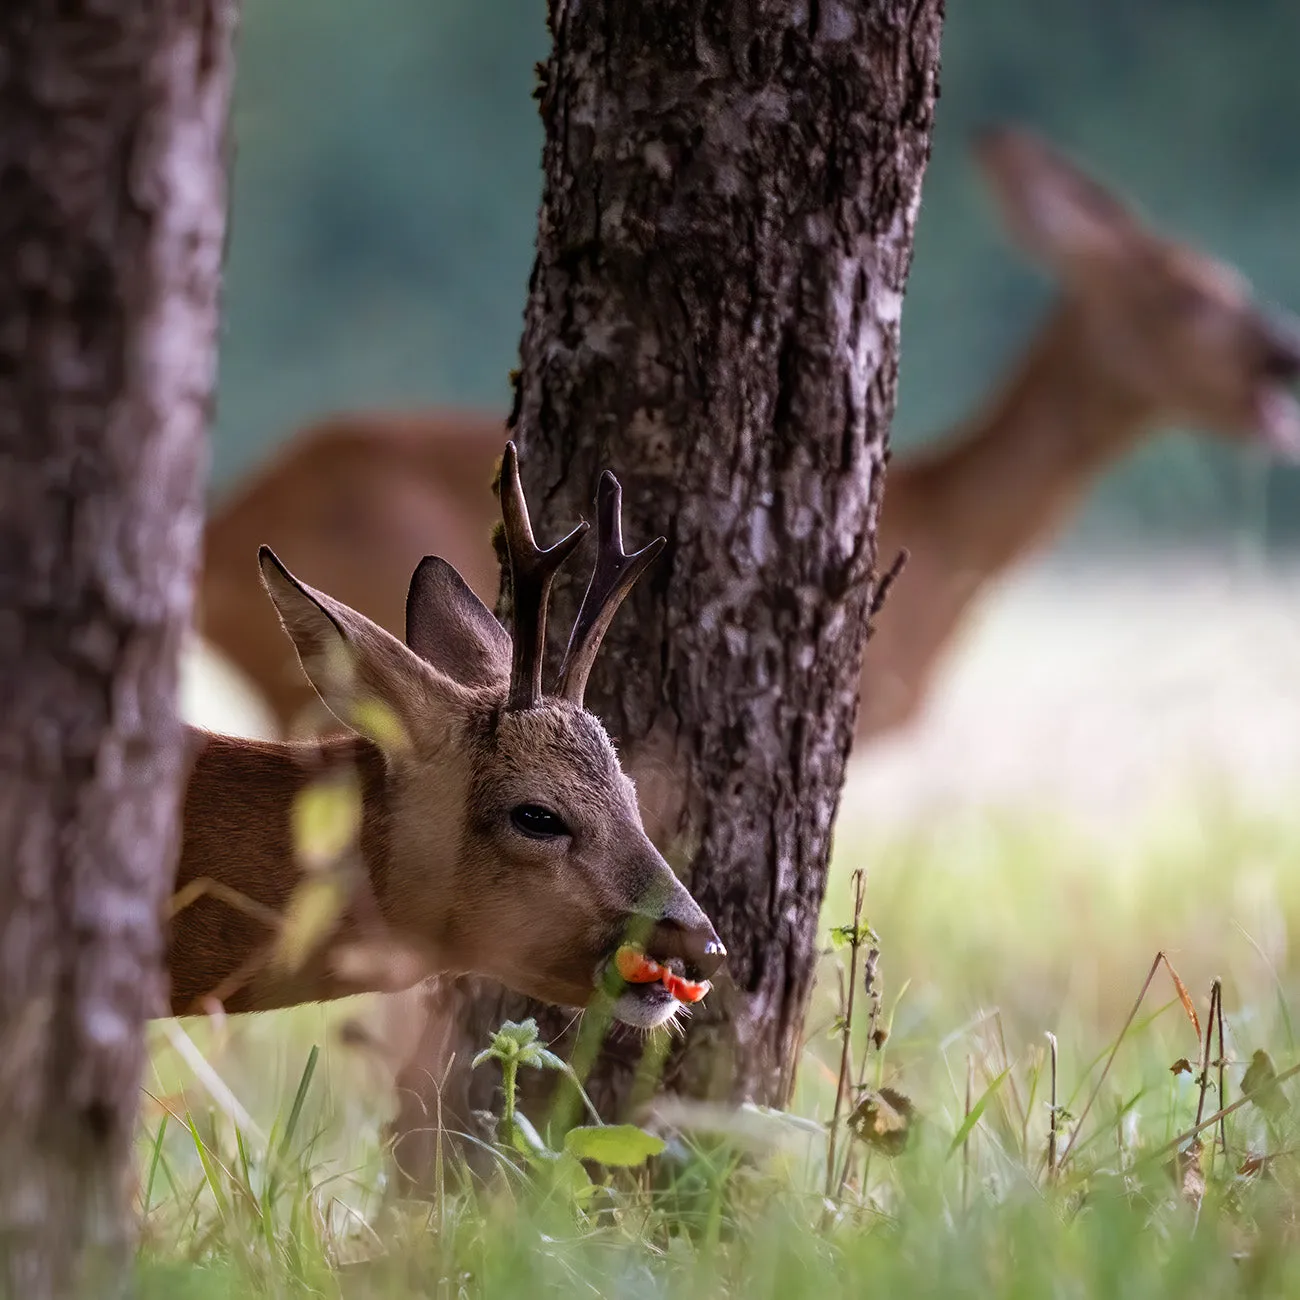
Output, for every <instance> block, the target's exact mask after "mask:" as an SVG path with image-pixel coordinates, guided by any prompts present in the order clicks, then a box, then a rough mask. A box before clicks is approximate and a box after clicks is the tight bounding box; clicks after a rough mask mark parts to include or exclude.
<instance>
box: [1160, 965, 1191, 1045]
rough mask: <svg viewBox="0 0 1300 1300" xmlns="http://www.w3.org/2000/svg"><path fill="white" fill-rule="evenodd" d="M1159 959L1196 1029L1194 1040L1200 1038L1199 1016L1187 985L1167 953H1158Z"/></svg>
mask: <svg viewBox="0 0 1300 1300" xmlns="http://www.w3.org/2000/svg"><path fill="white" fill-rule="evenodd" d="M1160 958H1161V960H1162V961H1163V962H1164V964H1165V970H1167V971H1168V972H1169V978H1170V979H1171V980H1173V982H1174V988H1175V989H1176V990H1177V992H1178V1000H1179V1001H1180V1002H1181V1003H1182V1004H1183V1010H1184V1011H1185V1012H1186V1013H1187V1018H1188V1020H1190V1021H1191V1022H1192V1028H1193V1029H1195V1030H1196V1040H1197V1042H1200V1039H1201V1018H1200V1016H1198V1015H1197V1014H1196V1004H1195V1003H1194V1002H1193V1001H1192V995H1191V994H1190V993H1189V992H1188V991H1187V985H1186V984H1184V983H1183V981H1182V977H1181V976H1180V975H1179V974H1178V972H1177V971H1176V970H1174V964H1173V962H1171V961H1170V960H1169V955H1168V953H1164V952H1162V953H1161V954H1160Z"/></svg>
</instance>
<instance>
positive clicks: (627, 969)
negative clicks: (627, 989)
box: [614, 943, 712, 1002]
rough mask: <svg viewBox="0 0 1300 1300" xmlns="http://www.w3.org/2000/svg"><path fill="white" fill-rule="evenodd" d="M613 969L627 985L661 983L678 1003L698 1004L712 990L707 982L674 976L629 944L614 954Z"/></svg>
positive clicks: (664, 967)
mask: <svg viewBox="0 0 1300 1300" xmlns="http://www.w3.org/2000/svg"><path fill="white" fill-rule="evenodd" d="M614 969H615V970H617V971H618V973H619V975H621V976H622V977H623V979H624V980H626V981H627V983H629V984H658V983H660V982H661V981H662V982H663V986H664V988H666V989H667V990H668V992H669V993H671V994H672V995H673V997H675V998H676V999H677V1000H678V1001H679V1002H699V1001H700V999H701V998H703V997H704V995H705V994H706V993H707V992H708V991H709V989H710V988H712V985H711V984H710V983H709V981H708V980H701V981H699V982H698V983H697V982H696V981H695V980H688V979H686V978H685V977H683V976H681V975H675V974H674V973H673V972H672V971H670V970H669V969H668V967H667V966H664V965H662V964H661V963H659V962H657V961H655V960H654V958H653V957H647V956H646V955H645V953H643V952H642V951H641V949H640V948H637V947H636V946H634V945H633V944H630V943H625V944H623V946H622V947H620V948H619V949H618V951H617V952H616V953H615V954H614Z"/></svg>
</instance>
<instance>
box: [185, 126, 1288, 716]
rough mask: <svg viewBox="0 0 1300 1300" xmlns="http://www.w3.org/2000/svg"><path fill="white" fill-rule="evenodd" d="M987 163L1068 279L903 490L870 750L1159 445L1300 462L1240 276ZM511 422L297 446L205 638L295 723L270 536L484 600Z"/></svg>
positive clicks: (874, 663)
mask: <svg viewBox="0 0 1300 1300" xmlns="http://www.w3.org/2000/svg"><path fill="white" fill-rule="evenodd" d="M976 156H977V159H978V161H979V162H980V164H981V167H982V170H983V173H984V176H985V179H986V181H987V182H988V184H989V185H990V187H991V188H992V190H993V192H994V195H995V197H996V199H997V201H998V204H999V206H1000V207H1001V209H1002V214H1003V217H1004V222H1005V224H1006V225H1007V227H1008V228H1009V230H1010V232H1011V234H1012V236H1013V238H1014V239H1015V240H1016V241H1017V242H1018V244H1019V245H1020V246H1021V248H1022V249H1023V250H1024V251H1026V252H1027V253H1028V254H1030V255H1031V256H1033V257H1034V258H1036V259H1037V260H1038V261H1039V262H1040V263H1042V264H1043V265H1044V266H1045V267H1046V268H1048V269H1049V270H1051V271H1053V272H1054V273H1055V274H1056V276H1057V278H1058V279H1059V282H1060V286H1061V292H1060V297H1059V301H1058V302H1057V304H1056V306H1055V308H1054V309H1053V311H1052V313H1051V315H1050V317H1049V318H1048V320H1047V322H1046V323H1045V324H1044V325H1043V326H1042V327H1041V328H1040V330H1039V332H1038V334H1037V336H1036V338H1035V339H1034V340H1033V342H1032V343H1031V345H1030V347H1029V348H1028V350H1027V352H1026V354H1025V356H1024V358H1023V359H1022V360H1021V362H1020V363H1019V365H1018V366H1017V368H1016V370H1015V372H1014V374H1013V375H1012V376H1011V378H1010V380H1009V381H1008V382H1007V383H1006V384H1004V385H1003V387H1002V388H1001V389H1000V390H999V391H997V392H996V393H995V394H994V395H993V396H992V398H991V399H990V400H989V401H988V403H987V404H986V405H985V406H984V407H983V409H982V410H981V411H979V412H978V413H977V414H976V415H975V416H974V417H973V418H972V419H970V420H969V421H967V422H966V423H964V424H963V425H962V426H961V427H960V428H958V429H956V430H955V431H953V432H952V433H951V434H950V435H949V436H947V437H944V438H940V439H939V440H937V441H936V443H935V445H934V446H933V447H929V448H926V449H924V450H922V451H919V452H916V453H913V454H911V455H909V456H903V457H898V458H896V460H895V461H894V463H893V464H892V465H891V466H890V468H889V472H888V477H887V480H886V489H885V497H884V507H883V517H882V520H881V524H880V533H879V553H880V555H881V556H882V557H884V558H886V559H888V558H889V557H890V556H892V555H893V554H894V553H895V552H896V551H897V550H898V549H900V548H902V547H906V548H907V549H908V550H909V551H910V552H911V561H910V563H909V565H908V568H907V572H906V574H905V576H904V578H903V579H902V581H900V582H899V583H898V585H897V587H896V588H895V589H894V592H893V594H892V596H891V599H890V602H889V607H888V609H887V611H886V612H885V614H884V615H883V616H882V617H881V619H880V620H879V626H878V629H877V633H876V635H875V636H874V637H873V639H872V640H871V642H870V643H869V644H868V647H867V651H866V656H865V664H864V694H863V700H862V705H861V710H860V713H859V718H858V739H859V741H861V740H862V739H863V738H865V737H868V736H872V735H875V734H878V733H880V732H883V731H886V730H888V729H890V728H893V727H896V726H898V725H900V724H902V723H904V722H906V721H908V720H909V719H910V718H911V717H912V716H913V715H914V714H915V713H916V711H917V709H918V708H919V706H920V704H921V702H922V700H923V697H924V695H925V693H926V691H927V689H928V687H929V684H930V682H931V680H932V678H933V676H934V673H935V670H936V667H937V665H938V663H939V661H940V658H941V655H942V652H943V651H944V649H945V647H946V646H947V645H948V643H949V642H950V641H951V639H952V637H953V635H954V633H955V632H956V630H957V629H958V627H959V626H960V623H961V621H962V619H963V617H964V615H965V614H966V612H967V611H968V609H969V608H970V606H971V604H972V602H973V601H975V600H976V598H977V597H978V596H979V594H980V592H981V591H982V590H983V589H984V588H985V587H986V586H987V585H988V583H989V582H990V580H992V579H994V578H996V577H997V576H999V575H1000V574H1002V573H1003V572H1004V571H1005V570H1006V569H1008V568H1009V567H1010V566H1011V565H1013V564H1014V563H1015V562H1016V561H1018V560H1020V559H1022V558H1024V557H1026V556H1027V555H1029V554H1030V553H1032V552H1033V551H1034V549H1035V548H1037V547H1039V546H1041V545H1043V544H1044V543H1045V542H1046V541H1048V540H1049V539H1050V538H1051V537H1052V536H1053V535H1054V534H1055V533H1056V532H1057V531H1058V530H1060V529H1061V528H1062V527H1063V526H1064V525H1065V524H1066V522H1067V521H1068V519H1069V518H1070V516H1071V513H1072V512H1073V511H1074V509H1075V508H1076V506H1077V504H1078V503H1079V501H1080V500H1081V498H1082V496H1083V494H1084V492H1085V491H1086V489H1087V488H1088V487H1089V486H1090V485H1091V483H1092V482H1093V481H1094V480H1095V479H1096V478H1098V477H1099V476H1100V474H1101V473H1102V472H1103V471H1104V470H1105V469H1106V468H1107V467H1108V466H1109V465H1111V464H1112V463H1113V462H1114V461H1116V460H1117V459H1119V458H1120V457H1122V456H1123V455H1125V454H1126V453H1127V452H1128V451H1130V450H1131V449H1132V448H1134V447H1135V446H1136V445H1137V444H1138V443H1139V442H1140V441H1141V440H1142V439H1144V438H1146V437H1148V436H1150V435H1152V434H1155V433H1157V432H1159V431H1160V430H1161V429H1163V428H1166V427H1168V426H1170V425H1174V424H1179V423H1186V424H1191V425H1195V426H1199V427H1202V428H1204V429H1206V430H1209V431H1212V432H1214V433H1217V434H1219V435H1221V436H1222V437H1225V438H1229V439H1236V440H1239V441H1240V442H1242V443H1248V442H1257V443H1259V444H1260V445H1263V446H1269V447H1272V448H1273V449H1274V450H1275V451H1279V452H1283V453H1286V454H1288V455H1292V454H1294V453H1295V452H1296V450H1297V448H1298V447H1300V409H1298V408H1297V405H1296V403H1295V401H1294V400H1293V398H1292V397H1291V395H1290V394H1289V393H1288V391H1287V385H1288V384H1289V383H1291V382H1292V381H1293V380H1294V379H1295V378H1296V376H1297V373H1298V372H1300V332H1298V331H1297V329H1296V327H1295V325H1294V324H1292V323H1291V321H1290V320H1289V319H1287V318H1283V317H1281V316H1276V317H1273V316H1269V315H1267V314H1266V313H1265V312H1264V311H1263V310H1261V309H1260V308H1259V307H1258V306H1257V305H1256V304H1255V303H1253V302H1252V301H1251V297H1250V293H1249V290H1248V288H1247V286H1246V284H1245V282H1244V281H1243V280H1242V279H1241V277H1240V276H1239V275H1238V274H1237V273H1236V272H1235V271H1234V270H1232V269H1231V268H1230V267H1227V266H1225V265H1223V264H1222V263H1219V262H1216V261H1213V260H1212V259H1210V258H1209V257H1207V256H1205V255H1203V254H1201V253H1198V252H1196V251H1194V250H1193V249H1191V248H1189V247H1188V246H1187V245H1185V244H1180V243H1175V242H1173V241H1171V240H1169V239H1166V238H1165V237H1163V236H1162V235H1160V234H1159V233H1158V232H1156V231H1154V230H1152V229H1151V228H1149V227H1148V226H1147V225H1145V224H1144V223H1143V222H1142V221H1141V220H1140V219H1139V218H1138V216H1137V215H1136V214H1135V213H1134V212H1133V211H1131V210H1129V209H1128V208H1126V207H1125V206H1124V205H1123V204H1122V203H1121V201H1120V200H1119V199H1118V198H1116V197H1114V196H1113V195H1112V194H1110V193H1108V192H1107V191H1106V190H1105V189H1103V188H1102V186H1101V185H1099V184H1098V183H1097V182H1096V181H1094V180H1092V179H1090V178H1089V177H1088V176H1086V175H1084V174H1083V173H1082V172H1081V171H1079V170H1078V168H1076V167H1075V166H1074V165H1073V164H1072V163H1070V162H1069V161H1068V160H1067V159H1066V158H1064V157H1063V156H1062V155H1061V154H1059V153H1058V152H1057V151H1055V150H1054V149H1053V148H1051V147H1050V146H1049V145H1047V144H1046V143H1045V142H1043V141H1041V140H1039V139H1038V138H1036V137H1035V136H1033V135H1031V134H1030V133H1028V132H1025V131H1021V130H1015V129H1010V128H1002V129H998V130H994V131H991V132H987V133H986V134H985V135H984V136H983V137H981V139H980V140H979V141H978V142H977V146H976ZM501 429H502V425H501V422H500V421H499V420H498V419H496V418H495V417H492V416H485V415H476V414H469V413H464V412H455V411H441V412H438V411H435V412H428V413H424V414H410V415H398V414H384V413H374V414H363V415H356V416H351V417H346V416H345V417H336V418H334V419H331V420H326V421H324V422H323V423H321V424H318V425H316V426H315V427H313V428H310V429H307V430H306V431H304V432H303V433H301V434H299V435H298V437H297V438H295V439H294V440H293V441H291V442H290V443H289V444H288V446H287V447H285V448H284V449H283V450H282V451H281V452H280V453H279V455H278V456H277V457H276V458H275V459H274V460H273V461H272V463H271V464H270V465H269V466H268V467H266V468H265V469H264V470H263V471H262V472H261V473H260V474H259V475H258V476H256V477H255V478H254V479H253V480H252V481H251V482H250V483H248V484H247V485H246V486H244V487H243V488H242V489H241V490H239V491H238V492H236V493H235V494H234V495H233V496H232V497H230V498H229V499H228V500H227V501H226V502H225V503H223V504H221V505H220V506H219V507H218V508H217V510H216V511H215V513H214V514H213V516H212V518H211V520H210V522H209V524H208V531H207V541H206V559H205V565H206V567H205V570H204V573H203V579H202V588H201V596H200V603H201V614H200V617H201V620H202V622H201V625H200V630H201V631H202V632H203V633H204V635H205V636H206V637H207V638H208V639H209V640H210V641H211V642H212V643H213V644H214V645H215V646H216V647H217V648H218V649H219V650H221V651H222V652H223V653H224V654H225V655H226V656H227V657H228V658H229V659H231V660H232V661H233V662H234V663H235V665H236V666H237V667H239V668H240V669H242V670H243V672H244V673H245V674H247V675H248V676H249V677H250V678H251V679H252V681H253V682H254V684H255V685H256V686H257V687H259V688H260V689H261V690H262V691H263V692H264V693H265V694H266V696H267V698H268V700H269V702H270V704H271V706H272V709H273V711H274V712H275V713H276V715H277V716H278V717H279V719H280V720H281V722H282V723H284V724H287V723H288V722H289V720H290V719H291V718H292V717H293V716H294V714H295V713H296V712H297V710H298V709H299V708H301V707H302V705H303V704H304V703H306V701H307V693H306V691H305V688H304V687H303V685H302V683H301V682H300V681H299V680H297V679H295V678H294V677H293V676H292V675H291V674H290V672H289V671H288V665H287V664H286V659H285V655H284V649H283V643H282V642H281V641H280V640H279V637H278V632H277V630H276V629H275V627H274V623H273V620H272V619H271V618H270V616H269V612H268V611H265V610H263V609H261V608H258V607H257V605H256V604H255V596H254V592H253V590H252V583H251V582H250V581H249V580H248V578H247V576H246V573H245V568H246V566H245V556H246V554H247V552H248V546H249V539H250V538H252V537H253V536H255V535H256V536H257V537H261V536H262V535H265V536H266V537H268V538H270V539H271V541H272V542H273V543H274V544H276V545H277V546H279V547H280V548H281V549H282V550H283V551H284V553H285V554H286V555H289V556H291V557H292V558H294V559H295V560H297V561H299V562H301V563H307V562H310V563H311V565H312V566H313V568H314V569H315V571H316V572H319V573H321V574H322V575H324V577H325V578H326V579H327V580H328V582H329V583H330V584H331V586H332V588H333V590H336V591H338V592H341V593H344V594H345V596H346V598H347V599H348V600H350V601H352V602H353V603H354V604H356V605H357V606H358V607H359V608H362V609H364V610H366V611H367V612H368V613H369V614H370V615H371V616H372V617H373V618H375V619H376V620H377V621H378V622H379V623H381V624H382V625H383V626H385V627H388V628H390V629H395V628H398V627H399V626H400V618H401V592H400V589H399V587H398V586H397V585H396V584H395V583H393V582H392V581H391V579H390V578H388V577H385V576H384V575H390V574H394V573H397V572H399V571H402V568H403V566H404V565H407V564H409V563H410V562H411V561H412V559H413V558H414V557H416V556H418V555H420V554H422V553H423V551H424V550H425V549H426V544H428V543H430V542H432V543H433V544H435V545H436V546H437V547H438V548H439V549H440V550H442V551H443V552H444V553H446V554H447V555H449V556H450V557H451V558H452V559H453V560H454V562H455V563H457V564H458V565H460V566H463V567H462V572H463V573H465V575H466V577H467V578H468V580H469V583H470V585H471V586H472V587H473V588H474V589H475V590H476V591H477V592H478V593H479V594H480V595H481V596H482V597H483V598H484V599H486V600H491V599H492V597H493V595H494V593H495V591H496V587H497V567H496V564H495V563H494V562H493V559H492V555H491V551H490V548H488V547H487V546H486V545H485V539H486V538H487V536H488V532H489V528H490V526H491V523H492V511H491V505H492V497H491V493H490V491H489V487H488V485H489V484H490V482H491V481H492V474H493V464H494V458H495V456H496V451H497V448H498V447H499V445H500V438H501Z"/></svg>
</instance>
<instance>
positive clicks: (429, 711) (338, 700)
mask: <svg viewBox="0 0 1300 1300" xmlns="http://www.w3.org/2000/svg"><path fill="white" fill-rule="evenodd" d="M257 561H258V565H259V566H260V568H261V570H262V582H263V584H264V585H265V587H266V590H267V594H268V595H269V596H270V597H271V602H272V604H274V605H275V608H276V612H277V613H278V614H279V615H280V622H281V623H282V624H283V625H284V630H285V631H286V632H287V633H288V635H289V639H290V640H291V641H292V642H293V645H294V649H295V650H297V652H298V660H299V662H300V663H301V664H302V670H303V672H304V673H306V675H307V680H308V681H309V682H311V684H312V686H313V687H314V688H315V690H316V694H317V695H319V696H320V697H321V699H322V700H323V701H324V703H325V707H326V708H328V709H329V711H330V712H331V713H332V714H333V715H334V716H335V717H336V718H338V720H339V721H340V722H341V723H343V724H344V726H347V727H350V728H352V730H354V731H358V732H361V733H362V734H364V735H367V736H370V737H371V739H373V740H375V741H377V742H378V743H379V744H380V745H381V746H383V747H385V748H387V747H389V746H390V743H391V744H395V743H400V742H403V741H404V740H405V739H406V738H408V737H409V735H410V734H411V730H412V728H413V727H415V726H423V727H424V728H427V727H428V725H429V722H430V721H431V720H432V719H433V718H434V717H436V714H437V711H438V696H439V689H438V687H439V683H438V682H437V680H436V679H435V676H434V674H433V673H431V672H430V671H429V669H428V668H427V667H426V665H425V664H424V663H423V662H421V660H420V659H419V658H418V657H417V656H416V655H414V654H412V653H411V651H410V650H408V649H407V648H406V646H404V645H403V644H402V643H401V642H400V641H399V640H398V639H397V638H396V637H395V636H392V635H390V634H389V633H388V632H385V631H384V629H383V628H381V627H380V626H379V625H378V624H376V623H372V622H371V621H370V619H368V618H366V617H365V615H364V614H358V613H357V611H356V610H354V609H351V608H350V607H349V606H347V605H345V604H343V603H342V602H341V601H338V600H334V599H333V598H332V597H330V596H327V595H325V593H324V592H320V591H316V590H315V589H314V588H312V587H309V586H307V584H306V583H305V582H299V581H298V579H297V578H295V577H294V576H293V574H292V573H290V572H289V570H288V569H286V568H285V567H284V565H283V564H281V563H280V561H279V559H277V558H276V555H275V552H274V551H272V550H271V548H270V547H269V546H263V547H261V548H260V549H259V550H258V553H257ZM448 685H449V684H448ZM394 724H397V725H396V727H395V726H394Z"/></svg>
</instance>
